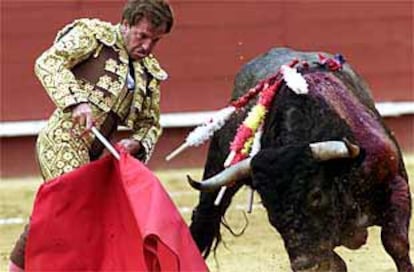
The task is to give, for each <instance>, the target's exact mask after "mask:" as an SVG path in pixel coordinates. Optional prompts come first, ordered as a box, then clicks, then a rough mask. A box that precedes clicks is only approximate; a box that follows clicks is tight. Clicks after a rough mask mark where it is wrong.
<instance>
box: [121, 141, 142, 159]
mask: <svg viewBox="0 0 414 272" xmlns="http://www.w3.org/2000/svg"><path fill="white" fill-rule="evenodd" d="M118 145H120V146H122V147H123V148H124V149H125V151H126V152H128V153H129V154H131V155H135V154H137V153H138V151H139V150H140V149H141V143H140V142H138V141H136V140H133V139H122V140H121V141H119V142H118Z"/></svg>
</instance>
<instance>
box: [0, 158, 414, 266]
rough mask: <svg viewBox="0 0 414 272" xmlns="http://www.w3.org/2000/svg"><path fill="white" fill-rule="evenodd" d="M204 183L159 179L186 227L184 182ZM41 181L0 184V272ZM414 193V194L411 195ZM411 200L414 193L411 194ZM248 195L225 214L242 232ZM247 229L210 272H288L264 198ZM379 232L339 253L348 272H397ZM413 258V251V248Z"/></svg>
mask: <svg viewBox="0 0 414 272" xmlns="http://www.w3.org/2000/svg"><path fill="white" fill-rule="evenodd" d="M405 161H406V166H407V168H408V169H409V174H410V180H411V182H410V183H411V188H414V156H407V157H406V160H405ZM187 173H190V174H191V175H192V176H193V177H194V178H200V176H201V169H191V170H180V171H163V172H157V173H156V174H157V176H158V177H159V179H160V180H161V181H162V182H163V184H164V185H165V187H166V189H167V191H168V192H169V193H170V195H171V197H172V199H173V200H174V202H175V203H176V205H177V206H178V208H179V209H180V212H181V214H182V215H183V217H184V219H185V220H186V221H187V222H188V221H189V218H190V216H191V209H192V207H193V206H194V205H195V204H196V201H197V193H196V192H194V191H193V190H192V189H190V187H189V186H188V185H187V183H186V182H185V174H187ZM39 184H40V179H39V178H30V179H24V180H7V181H1V182H0V234H1V238H0V271H6V264H7V258H8V254H9V252H10V250H11V247H12V245H13V243H14V240H15V239H17V237H18V235H19V233H20V231H21V230H22V228H23V225H24V223H25V222H26V221H27V218H28V216H29V213H30V210H31V207H32V201H33V197H34V194H35V191H36V189H37V187H38V186H39ZM412 191H414V190H412ZM412 196H414V194H413V193H412ZM246 199H247V190H242V191H241V192H240V193H239V194H238V195H237V197H236V199H235V200H234V201H233V203H232V205H231V208H230V210H229V211H228V213H227V220H228V222H229V223H230V226H231V227H232V228H233V229H234V230H236V231H237V230H240V229H242V227H243V225H244V224H245V220H244V216H243V213H244V212H245V211H246ZM247 217H248V221H249V225H248V227H247V230H246V232H245V233H244V235H242V236H241V237H233V236H231V235H230V234H229V233H228V231H226V230H225V229H223V230H222V232H223V237H224V242H225V243H224V244H221V245H220V246H219V249H218V251H217V255H216V258H214V255H211V256H210V257H209V258H208V259H207V264H208V266H209V268H210V270H211V271H212V272H214V271H222V272H231V271H235V272H236V271H237V272H238V271H240V270H241V269H243V271H260V272H262V271H290V265H289V262H288V258H287V255H286V252H285V250H284V247H283V243H282V240H281V238H280V235H279V234H278V233H277V232H276V231H275V230H274V229H273V228H272V227H271V226H270V225H269V223H268V221H267V217H266V213H265V210H264V209H263V208H262V207H261V205H260V199H259V197H258V196H256V197H255V203H254V210H253V213H251V214H248V215H247ZM413 224H414V222H413V220H412V223H411V226H410V241H411V248H414V225H413ZM379 230H380V229H379V228H377V227H372V228H370V230H369V238H368V243H367V244H366V245H364V246H363V247H362V248H360V249H358V250H356V251H351V250H348V249H345V248H343V247H339V248H337V250H336V251H337V252H338V254H339V255H341V256H342V257H343V259H344V260H345V262H346V263H347V266H348V271H350V272H361V271H364V272H371V271H372V272H392V271H396V268H395V267H394V263H393V261H392V260H391V258H390V257H389V256H388V255H387V254H386V253H385V251H384V249H383V247H382V245H381V241H380V232H379ZM411 257H412V259H413V258H414V250H413V249H411Z"/></svg>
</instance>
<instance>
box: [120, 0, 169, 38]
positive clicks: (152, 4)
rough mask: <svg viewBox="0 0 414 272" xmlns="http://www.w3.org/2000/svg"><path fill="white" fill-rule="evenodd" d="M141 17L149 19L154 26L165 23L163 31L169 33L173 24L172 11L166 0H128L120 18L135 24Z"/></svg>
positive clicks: (157, 26)
mask: <svg viewBox="0 0 414 272" xmlns="http://www.w3.org/2000/svg"><path fill="white" fill-rule="evenodd" d="M143 18H145V19H147V20H149V21H150V22H151V24H152V25H153V26H154V27H155V28H159V27H161V26H163V25H165V26H166V30H165V33H169V32H170V31H171V28H172V26H173V24H174V15H173V11H172V9H171V6H170V4H169V3H168V2H167V1H165V0H128V2H127V3H126V4H125V7H124V11H123V13H122V20H126V21H127V22H128V24H130V25H135V24H137V23H138V22H139V21H140V20H141V19H143Z"/></svg>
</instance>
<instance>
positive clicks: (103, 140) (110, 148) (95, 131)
mask: <svg viewBox="0 0 414 272" xmlns="http://www.w3.org/2000/svg"><path fill="white" fill-rule="evenodd" d="M91 131H92V133H93V134H95V136H96V138H98V140H99V141H101V143H102V144H103V145H104V146H105V147H106V148H107V149H108V151H109V152H110V153H111V154H112V155H113V156H114V157H115V158H116V159H117V160H118V161H119V160H120V159H121V155H119V153H118V151H116V149H115V148H114V147H113V146H112V145H111V143H110V142H109V141H108V140H107V139H106V138H105V137H104V136H103V135H102V134H101V133H100V132H99V130H98V129H97V128H96V127H94V126H92V127H91Z"/></svg>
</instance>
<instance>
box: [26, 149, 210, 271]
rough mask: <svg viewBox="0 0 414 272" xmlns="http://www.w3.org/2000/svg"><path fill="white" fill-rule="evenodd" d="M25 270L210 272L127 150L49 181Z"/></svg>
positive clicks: (38, 205) (153, 181)
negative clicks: (119, 154) (119, 155)
mask: <svg viewBox="0 0 414 272" xmlns="http://www.w3.org/2000/svg"><path fill="white" fill-rule="evenodd" d="M25 259H26V270H27V271H47V270H49V271H51V270H53V271H57V270H65V271H68V270H72V271H73V270H76V271H80V270H82V271H85V270H89V271H91V270H92V271H108V270H112V271H115V270H116V271H207V270H208V269H207V267H206V265H205V262H204V260H203V258H202V257H201V255H200V253H199V251H198V249H197V247H196V245H195V243H194V241H193V240H192V237H191V234H190V232H189V230H188V227H187V225H186V223H185V222H184V220H183V219H182V217H181V215H180V214H179V212H178V211H177V209H176V208H175V205H174V203H173V202H172V201H171V199H170V198H169V196H168V194H167V193H166V192H165V190H164V188H163V187H162V185H161V184H160V182H159V181H158V179H157V178H156V177H155V176H154V175H153V174H152V173H151V171H149V170H148V169H147V168H146V167H145V166H144V165H143V164H142V163H141V162H139V161H138V160H136V159H134V158H132V157H131V156H129V155H127V154H125V153H122V154H121V160H120V161H117V160H115V159H114V158H113V157H112V156H107V157H104V158H102V159H101V160H98V161H96V162H93V163H90V164H88V165H85V166H83V167H81V168H79V169H77V170H75V171H73V172H70V173H67V174H65V175H63V176H60V177H58V178H56V179H54V180H52V181H50V182H47V183H45V184H43V185H42V186H41V187H40V189H39V191H38V193H37V196H36V200H35V204H34V208H33V213H32V217H31V220H30V230H29V237H28V241H27V247H26V257H25Z"/></svg>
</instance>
